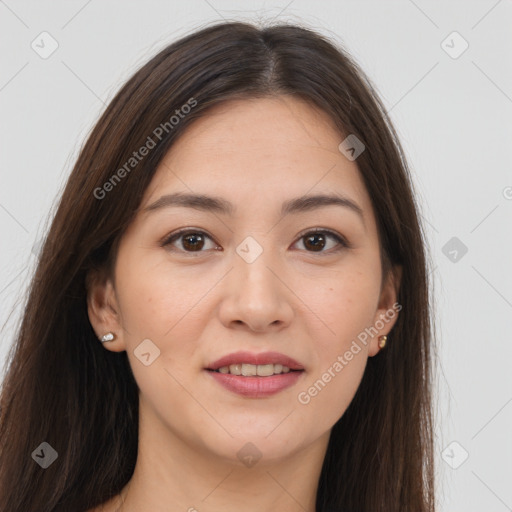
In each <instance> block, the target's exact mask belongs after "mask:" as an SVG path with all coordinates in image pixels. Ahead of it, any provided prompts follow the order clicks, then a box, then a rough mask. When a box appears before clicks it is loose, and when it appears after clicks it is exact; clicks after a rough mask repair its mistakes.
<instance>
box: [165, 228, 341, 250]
mask: <svg viewBox="0 0 512 512" xmlns="http://www.w3.org/2000/svg"><path fill="white" fill-rule="evenodd" d="M207 240H210V241H211V242H213V244H212V246H211V247H209V248H208V247H206V249H213V250H222V249H221V248H220V247H219V246H218V245H216V244H215V242H214V241H213V239H212V238H211V237H210V236H209V235H207V234H206V233H205V232H204V231H201V230H199V229H190V228H186V229H182V230H180V231H177V232H175V233H171V234H170V235H169V236H168V237H167V238H166V239H165V240H164V241H163V242H162V243H161V245H162V247H167V246H174V244H175V243H176V242H177V241H179V242H180V244H179V245H180V246H181V247H175V246H174V248H172V249H170V250H180V251H183V252H188V253H190V252H198V253H199V252H204V251H203V250H202V249H204V248H205V244H206V241H207ZM301 240H304V242H303V245H304V247H305V248H306V250H307V251H308V252H321V253H327V252H329V253H332V252H337V251H340V250H342V249H344V248H350V244H349V243H348V242H347V241H346V240H345V239H344V238H343V237H342V236H340V235H338V234H337V233H335V232H333V231H330V230H326V229H315V230H311V231H308V232H306V233H304V234H303V235H301V236H300V238H299V241H301ZM329 240H331V247H328V250H324V249H325V248H326V247H327V246H329V243H328V241H329ZM333 240H334V244H333V243H332V241H333ZM297 243H298V242H295V244H297ZM295 244H294V245H295ZM206 245H207V244H206Z"/></svg>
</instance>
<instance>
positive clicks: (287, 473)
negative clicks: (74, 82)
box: [0, 23, 434, 512]
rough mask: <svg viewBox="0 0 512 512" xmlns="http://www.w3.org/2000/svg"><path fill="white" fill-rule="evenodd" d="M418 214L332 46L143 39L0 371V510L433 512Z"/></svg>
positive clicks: (203, 33) (375, 102)
mask: <svg viewBox="0 0 512 512" xmlns="http://www.w3.org/2000/svg"><path fill="white" fill-rule="evenodd" d="M418 215H419V214H418V212H417V207H416V205H415V201H414V197H413V193H412V184H411V180H410V176H409V171H408V168H407V164H406V162H405V159H404V157H403V152H402V150H401V147H400V143H399V141H398V140H397V137H396V134H395V132H394V130H393V128H392V126H391V124H390V122H389V120H388V118H387V116H386V113H385V110H384V108H383V106H382V104H381V103H380V100H379V99H378V97H377V95H376V93H375V92H374V91H373V89H372V88H371V87H370V86H369V85H368V81H367V79H366V78H365V77H364V74H363V73H362V71H361V70H359V68H358V67H357V66H356V64H355V63H354V62H352V61H351V59H350V58H349V57H348V56H347V55H346V54H345V53H344V52H343V51H342V50H340V49H338V48H336V47H335V46H334V45H333V44H332V43H331V42H329V41H327V40H325V39H324V38H322V37H321V36H320V35H318V34H316V33H314V32H313V31H310V30H307V29H304V28H300V27H297V26H290V25H282V26H274V27H268V28H263V29H259V28H256V27H255V26H252V25H250V24H245V23H221V24H217V25H214V26H210V27H208V28H205V29H203V30H200V31H198V32H196V33H194V34H192V35H189V36H188V37H185V38H183V39H181V40H179V41H177V42H175V43H174V44H171V45H170V46H168V47H167V48H165V49H164V50H162V51H161V52H160V53H159V54H158V55H156V56H155V57H154V58H153V59H151V60H150V61H149V62H148V63H147V64H146V65H145V66H144V67H142V69H140V70H139V71H138V72H137V73H135V75H134V76H133V77H132V78H131V79H130V80H129V81H128V82H127V83H126V85H125V86H124V87H123V88H122V89H121V91H120V92H119V93H118V94H117V96H116V97H115V98H114V99H113V100H112V102H111V103H110V105H109V106H108V107H107V109H106V111H105V113H104V114H103V115H102V117H101V119H100V120H99V121H98V123H97V124H96V126H95V128H94V129H93V131H92V133H91V135H90V137H89V139H88V141H87V143H86V144H85V146H84V147H83V149H82V151H81V154H80V156H79V158H78V161H77V163H76V165H75V168H74V169H73V172H72V174H71V176H70V178H69V180H68V183H67V186H66V188H65V190H64V193H63V195H62V199H61V201H60V204H59V208H58V211H57V213H56V215H55V218H54V220H53V224H52V225H51V228H50V230H49V233H48V235H47V238H46V240H45V243H44V247H43V250H42V253H41V256H40V260H39V265H38V268H37V271H36V274H35V277H34V279H33V282H32V284H31V287H30V294H29V298H28V302H27V304H26V308H25V312H24V315H23V318H22V321H21V325H20V329H19V333H18V335H17V339H16V343H15V345H14V349H13V353H12V358H11V360H10V365H9V368H8V372H7V374H6V377H5V380H4V382H3V388H2V395H1V417H0V461H1V464H0V501H1V503H2V504H3V506H2V510H5V511H9V512H22V511H23V512H27V511H36V510H37V511H41V512H43V511H44V512H46V511H47V512H50V511H52V512H57V511H66V512H69V511H77V512H78V511H93V510H94V511H108V512H110V511H112V512H113V511H116V510H118V511H122V512H130V511H136V510H151V511H161V510H162V511H163V510H173V511H174V510H189V511H193V510H197V511H200V512H202V511H216V510H223V511H231V510H235V509H237V510H239V509H240V507H243V509H244V510H248V511H252V510H254V511H262V510H277V509H279V510H281V511H283V510H284V511H292V510H293V511H295V510H306V511H319V512H320V511H321V512H327V511H358V512H363V511H371V512H377V511H386V512H389V511H391V510H393V511H405V510H407V511H413V510H414V511H415V512H424V511H429V512H431V511H433V510H434V492H433V490H434V484H433V460H432V459H433V445H432V437H433V434H432V413H431V361H430V357H431V356H430V354H431V344H432V336H431V330H430V321H431V313H430V305H429V295H428V282H427V271H426V262H425V250H424V241H423V240H424V236H423V234H422V230H421V227H420V225H419V220H418Z"/></svg>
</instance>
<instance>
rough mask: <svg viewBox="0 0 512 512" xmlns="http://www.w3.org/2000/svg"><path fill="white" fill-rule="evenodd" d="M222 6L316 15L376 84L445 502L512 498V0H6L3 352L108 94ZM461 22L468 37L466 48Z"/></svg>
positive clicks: (248, 13)
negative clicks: (424, 252) (426, 320)
mask: <svg viewBox="0 0 512 512" xmlns="http://www.w3.org/2000/svg"><path fill="white" fill-rule="evenodd" d="M221 18H226V19H238V20H249V21H255V20H259V21H269V20H271V19H278V20H282V21H283V22H284V21H290V22H299V23H304V24H306V25H307V26H310V27H311V28H314V29H316V30H319V31H320V32H322V33H324V34H326V35H327V36H329V37H331V38H333V39H335V40H336V41H338V42H340V43H342V44H343V45H344V46H345V47H346V48H347V49H348V50H349V52H350V53H351V54H352V55H353V56H354V57H355V59H356V60H357V61H358V62H359V63H360V64H361V66H362V67H363V69H364V70H365V71H366V72H367V73H368V75H369V76H370V78H371V80H372V81H373V82H374V84H376V86H377V88H378V90H379V91H380V94H381V96H382V97H383V99H384V102H385V105H386V107H387V108H388V110H390V111H391V116H392V119H393V121H394V123H395V125H396V127H397V129H398V132H399V135H400V137H401V139H402V141H403V144H404V146H405V149H406V152H407V155H408V157H409V159H410V163H411V167H412V170H413V174H414V180H415V185H416V188H417V193H418V195H419V200H420V202H421V205H422V216H423V220H424V223H425V229H426V232H427V235H428V239H429V245H430V252H431V258H432V275H433V277H434V290H433V291H434V296H435V305H436V317H437V320H436V321H437V333H438V338H439V346H440V350H439V372H438V381H439V384H438V390H437V393H436V397H437V398H436V407H437V410H438V420H437V423H438V424H437V427H436V428H437V430H436V438H437V446H436V457H437V461H438V484H439V485H438V500H439V510H441V511H456V510H465V511H466V512H472V511H475V512H476V511H478V512H481V511H483V510H486V511H491V510H492V511H496V512H501V511H506V510H509V511H510V510H512V486H511V485H510V483H511V481H512V436H511V432H512V378H511V370H510V361H511V360H512V344H511V336H510V331H511V328H512V321H511V318H512V278H511V273H510V271H509V269H510V263H511V262H512V259H511V255H512V250H511V248H512V229H511V218H512V215H511V214H512V172H511V158H510V148H511V141H512V123H511V121H510V119H511V114H512V65H511V63H512V40H511V38H510V31H511V27H512V24H511V23H512V1H511V0H500V1H496V0H485V1H483V0H482V1H472V2H469V1H464V2H456V1H450V2H434V1H426V0H415V1H412V0H400V1H386V2H384V1H359V2H357V1H341V2H340V1H337V2H335V1H321V2H314V3H313V2H306V1H305V0H295V1H291V2H290V1H289V0H285V1H280V0H275V1H273V2H265V1H256V0H252V1H245V2H240V1H239V2H235V1H234V0H209V1H206V0H193V1H190V2H166V1H162V0H160V1H158V0H153V1H144V2H142V1H140V2H134V1H123V2H121V1H120V0H119V1H113V0H108V1H104V0H103V1H100V0H90V1H86V0H80V1H69V0H68V1H66V2H64V1H54V2H51V3H50V2H43V1H15V0H5V1H1V0H0V34H1V36H0V37H1V38H2V39H1V41H2V66H1V71H2V72H1V75H0V76H1V78H0V109H1V119H2V123H1V133H0V145H1V151H2V153H1V167H0V173H1V174H0V184H1V186H0V231H1V238H2V242H1V247H2V250H1V252H0V324H1V325H3V324H4V323H5V322H7V324H6V327H5V329H4V331H3V333H2V337H1V339H0V362H1V363H3V362H4V361H5V357H6V354H7V350H8V348H9V346H10V344H11V342H12V337H13V325H14V322H15V321H16V319H17V316H18V315H19V312H20V305H21V304H22V302H23V300H24V295H23V293H24V289H25V286H26V285H27V283H28V279H29V277H30V275H31V273H32V272H33V270H34V264H35V256H34V253H37V247H38V240H39V239H40V238H41V235H42V233H43V231H44V228H45V225H46V223H47V219H48V215H49V214H50V212H51V209H52V207H53V205H54V201H55V198H56V197H57V195H58V193H59V191H60V190H61V187H62V186H63V184H64V182H65V179H66V177H67V176H68V174H69V172H70V170H71V167H72V164H73V162H74V160H75V158H76V156H77V152H78V149H79V147H80V145H81V143H82V142H83V141H84V139H85V137H86V135H87V133H88V131H89V130H90V128H91V126H92V124H93V123H94V121H95V120H96V119H97V118H98V116H99V114H100V112H101V111H102V110H103V108H104V104H106V103H107V102H108V101H109V100H110V99H111V98H112V96H113V94H114V93H115V92H116V91H117V90H118V88H119V87H120V85H121V83H122V82H123V81H124V80H126V79H127V78H128V77H129V76H130V75H131V74H132V73H133V71H135V69H136V68H138V67H139V66H140V65H141V64H142V63H144V62H145V61H146V60H148V58H149V57H150V56H152V55H154V54H155V53H156V52H157V51H158V50H159V49H160V48H162V47H163V46H165V45H166V44H168V43H169V42H171V41H173V40H175V39H176V38H178V37H180V36H181V35H183V34H185V33H188V32H189V31H190V30H192V29H196V28H199V27H201V26H203V24H205V23H206V22H209V21H212V20H217V19H221ZM43 31H47V32H48V33H49V34H51V37H52V38H53V39H55V40H56V41H57V43H58V48H57V50H56V51H55V52H54V53H53V54H52V55H51V56H49V57H48V58H46V59H43V58H41V57H40V55H39V54H38V53H36V51H34V50H33V49H32V47H31V43H32V42H33V41H35V42H34V45H39V48H40V49H39V51H43V48H42V46H43V44H44V48H45V51H48V49H50V48H51V46H50V44H51V40H50V39H48V36H40V34H41V32H43ZM453 31H456V32H458V33H459V34H460V36H461V37H462V38H463V39H464V40H465V41H467V43H468V44H469V47H468V49H467V50H466V51H465V52H464V53H462V54H460V55H458V54H459V53H460V51H461V50H462V49H463V47H464V46H463V44H464V42H463V40H462V39H460V38H458V36H456V35H455V36H453V35H452V36H450V34H452V32H453ZM448 36H450V37H448ZM42 37H46V38H47V39H44V42H41V38H42ZM447 38H448V39H447ZM443 41H445V43H443ZM447 51H448V52H449V53H450V52H451V54H452V56H450V55H449V53H447ZM454 56H456V57H457V58H453V57H454ZM453 237H456V240H452V238H453ZM450 240H451V242H450ZM447 244H448V245H447ZM462 244H464V246H465V247H466V248H467V253H465V254H463V252H464V251H463V245H462ZM13 307H14V308H15V309H14V314H13V315H12V316H11V317H10V318H8V317H9V313H10V311H11V309H12V308H13ZM1 375H2V374H1V373H0V377H1ZM466 454H468V458H467V459H466V460H464V459H465V457H466Z"/></svg>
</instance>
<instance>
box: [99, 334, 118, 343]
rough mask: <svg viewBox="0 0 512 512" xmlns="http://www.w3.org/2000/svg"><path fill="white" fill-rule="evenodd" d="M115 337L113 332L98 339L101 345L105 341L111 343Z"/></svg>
mask: <svg viewBox="0 0 512 512" xmlns="http://www.w3.org/2000/svg"><path fill="white" fill-rule="evenodd" d="M115 337H116V335H115V334H114V333H113V332H107V334H104V335H103V336H102V337H101V338H100V341H101V343H105V342H106V341H112V340H114V339H115Z"/></svg>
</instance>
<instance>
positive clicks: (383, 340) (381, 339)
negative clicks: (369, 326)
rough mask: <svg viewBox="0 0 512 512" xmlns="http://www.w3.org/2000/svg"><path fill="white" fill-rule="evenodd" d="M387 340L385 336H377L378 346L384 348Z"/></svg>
mask: <svg viewBox="0 0 512 512" xmlns="http://www.w3.org/2000/svg"><path fill="white" fill-rule="evenodd" d="M387 340H388V337H387V336H380V337H379V347H380V348H384V347H385V346H386V341H387Z"/></svg>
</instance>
